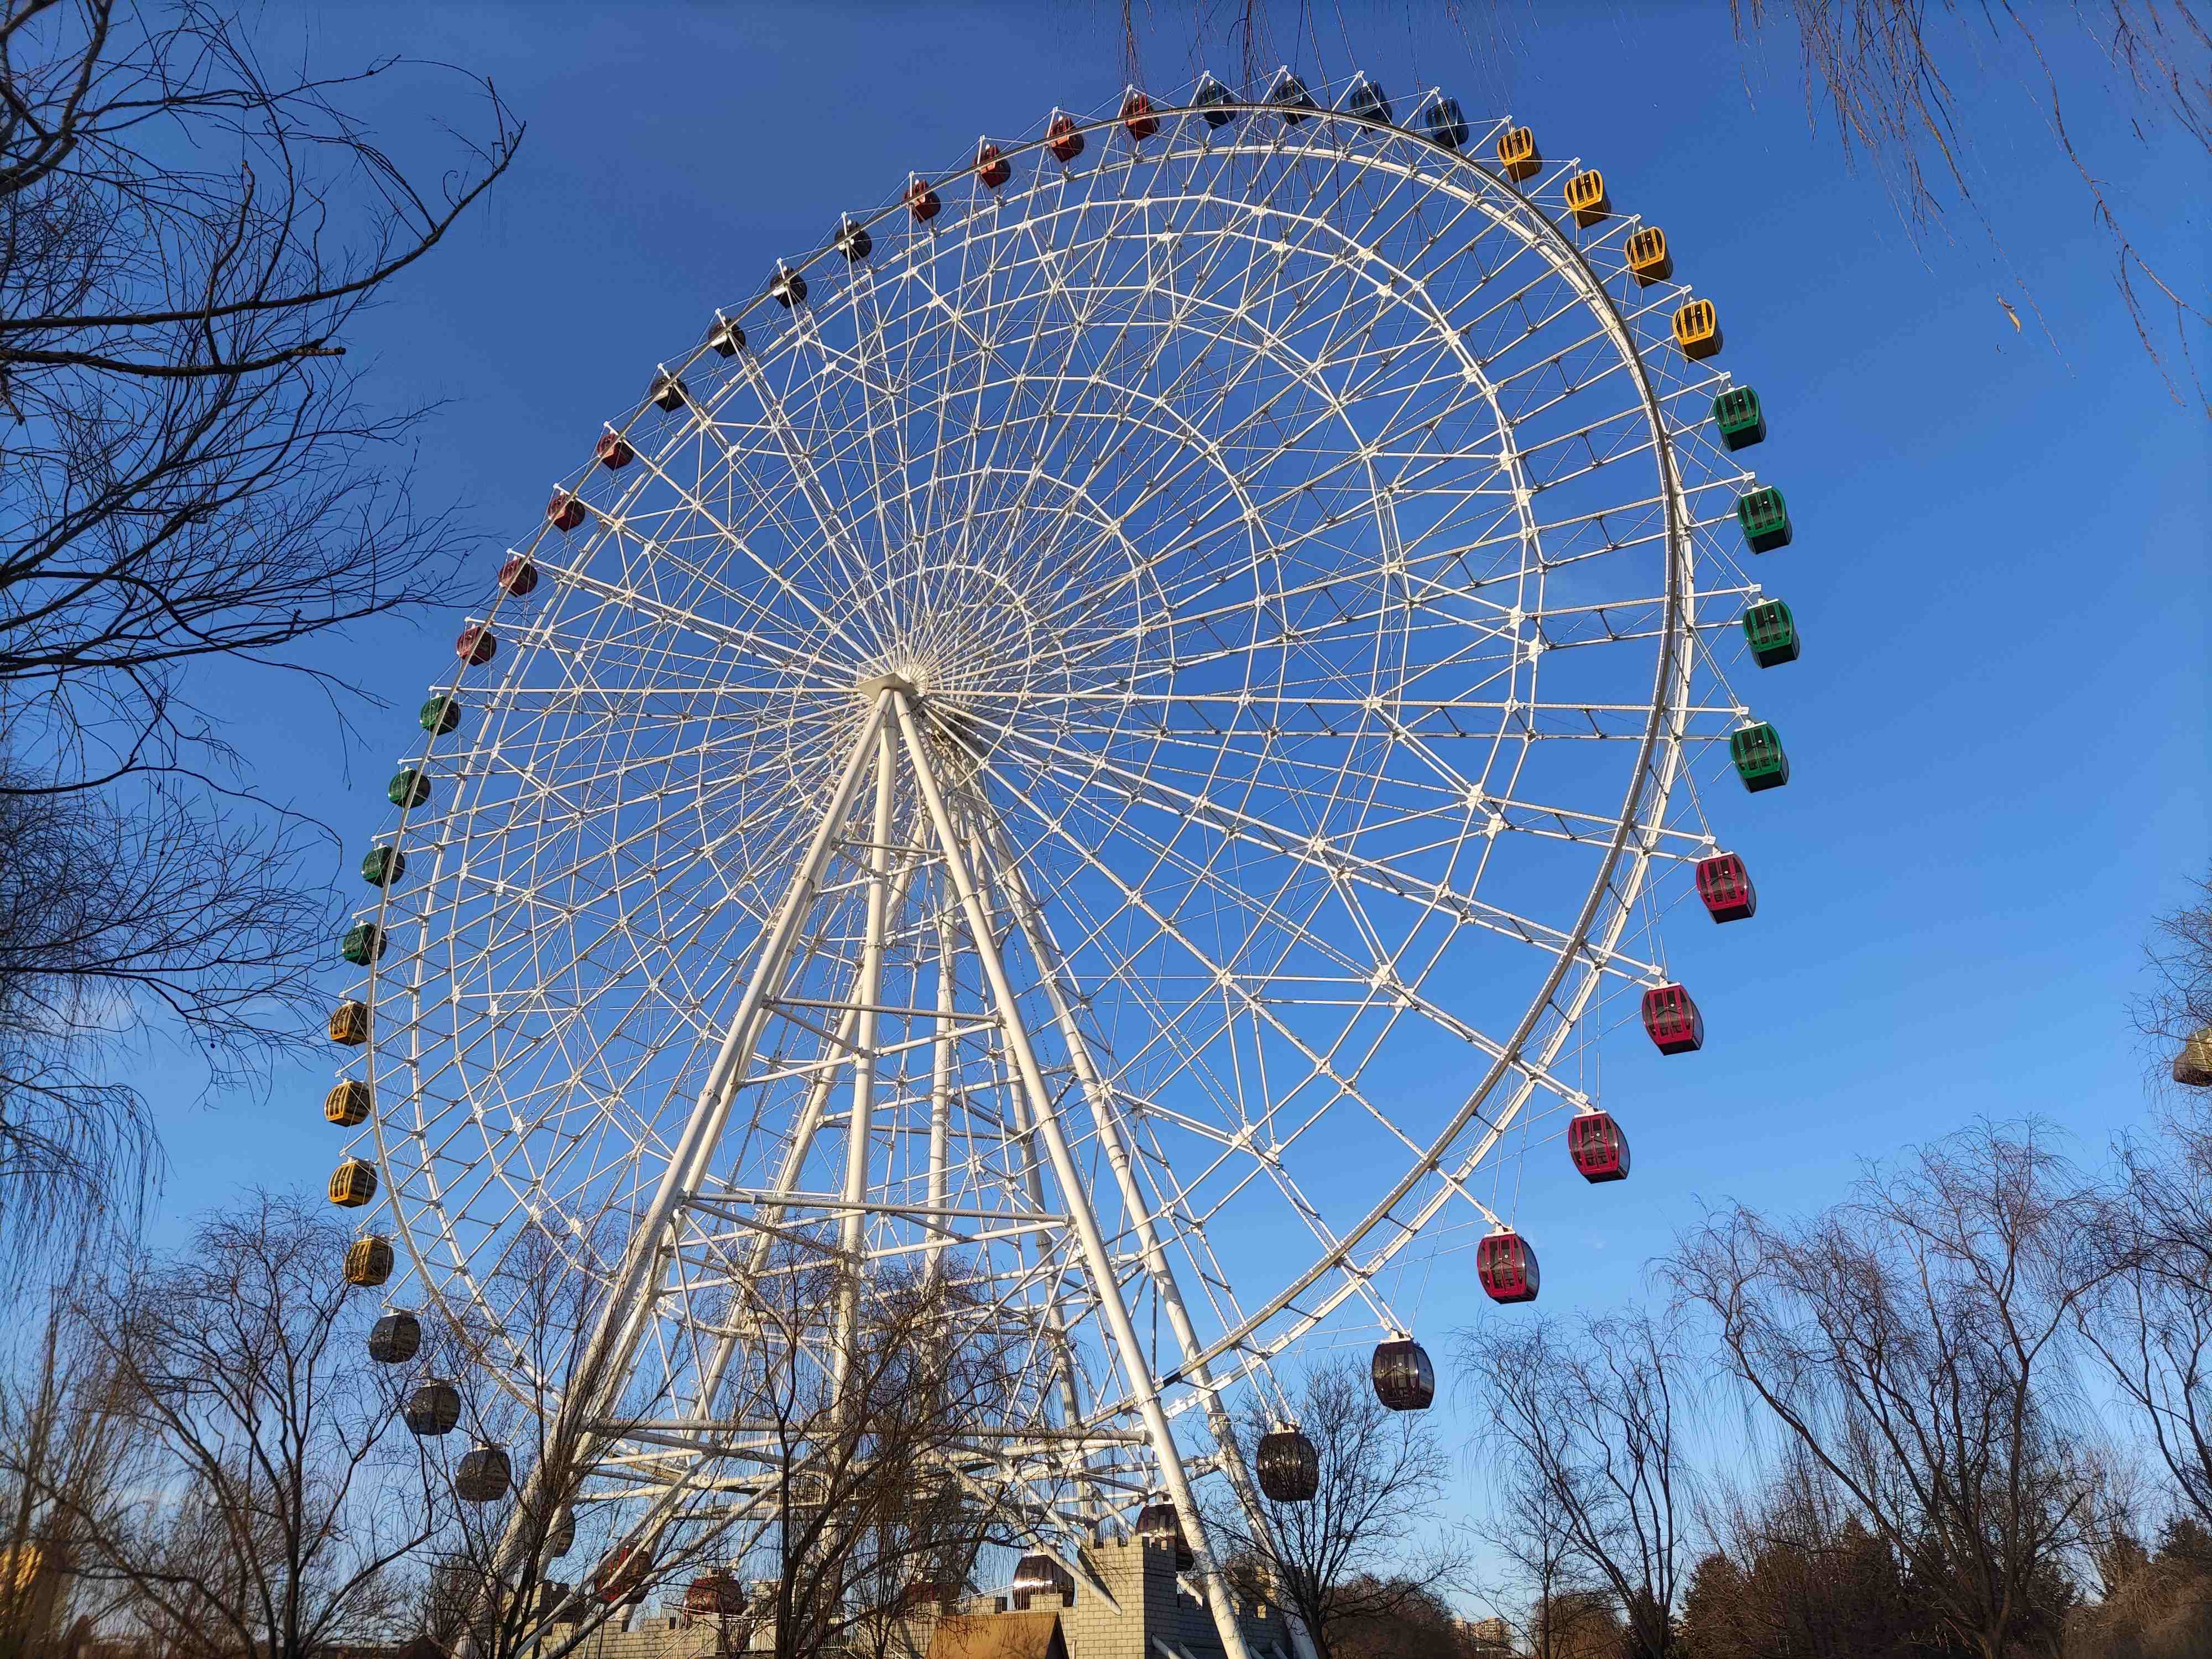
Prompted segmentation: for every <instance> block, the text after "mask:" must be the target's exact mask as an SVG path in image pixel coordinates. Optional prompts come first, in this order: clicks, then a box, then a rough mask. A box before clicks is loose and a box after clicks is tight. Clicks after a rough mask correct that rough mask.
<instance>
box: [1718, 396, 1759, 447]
mask: <svg viewBox="0 0 2212 1659" xmlns="http://www.w3.org/2000/svg"><path fill="white" fill-rule="evenodd" d="M1713 424H1714V425H1715V426H1717V427H1718V428H1720V434H1721V441H1722V442H1723V444H1726V445H1727V446H1728V447H1729V449H1731V450H1737V449H1748V448H1750V447H1752V445H1753V444H1759V443H1765V441H1766V412H1765V410H1762V409H1761V408H1759V393H1757V392H1754V391H1753V390H1752V389H1751V388H1750V387H1749V386H1730V387H1729V389H1728V390H1727V391H1726V392H1722V393H1721V395H1720V396H1719V397H1717V398H1714V399H1713Z"/></svg>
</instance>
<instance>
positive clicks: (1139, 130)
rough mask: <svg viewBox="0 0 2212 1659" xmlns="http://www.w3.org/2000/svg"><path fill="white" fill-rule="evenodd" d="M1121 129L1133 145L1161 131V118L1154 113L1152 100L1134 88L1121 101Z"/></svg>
mask: <svg viewBox="0 0 2212 1659" xmlns="http://www.w3.org/2000/svg"><path fill="white" fill-rule="evenodd" d="M1121 127H1122V130H1123V131H1126V132H1127V134H1128V135H1129V142H1130V143H1133V144H1135V143H1142V142H1143V141H1144V140H1146V139H1147V138H1149V137H1152V135H1153V134H1154V133H1156V132H1158V131H1159V130H1160V118H1159V117H1158V116H1157V115H1155V114H1153V113H1152V100H1151V99H1149V98H1147V97H1146V96H1145V94H1143V93H1141V92H1139V91H1138V90H1137V89H1136V88H1134V87H1131V88H1129V90H1128V92H1127V94H1124V96H1123V97H1122V100H1121Z"/></svg>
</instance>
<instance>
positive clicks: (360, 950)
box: [338, 921, 385, 968]
mask: <svg viewBox="0 0 2212 1659" xmlns="http://www.w3.org/2000/svg"><path fill="white" fill-rule="evenodd" d="M384 945H385V933H384V929H382V928H381V927H378V926H377V925H376V924H375V923H374V922H373V921H357V922H356V923H354V925H353V926H352V927H349V928H347V929H346V930H345V937H344V938H343V939H340V940H339V941H338V954H339V955H340V956H342V957H344V958H345V959H346V960H347V961H348V962H349V963H353V965H354V966H355V967H356V968H366V967H368V965H369V963H372V962H374V961H375V960H376V959H377V958H378V957H380V956H382V955H383V954H384Z"/></svg>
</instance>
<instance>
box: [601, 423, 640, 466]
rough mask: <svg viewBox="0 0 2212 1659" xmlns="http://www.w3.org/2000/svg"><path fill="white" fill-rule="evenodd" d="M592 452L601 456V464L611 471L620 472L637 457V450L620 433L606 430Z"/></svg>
mask: <svg viewBox="0 0 2212 1659" xmlns="http://www.w3.org/2000/svg"><path fill="white" fill-rule="evenodd" d="M592 454H594V455H596V456H598V457H599V465H601V466H603V467H605V468H606V470H607V471H610V472H619V471H622V469H623V468H624V467H626V466H628V465H629V464H630V463H631V462H632V461H634V460H635V459H637V452H636V451H635V450H634V449H632V448H631V447H629V444H628V443H627V442H625V441H623V437H622V435H620V434H619V433H614V432H605V433H602V434H600V435H599V442H598V443H597V444H595V445H594V446H592Z"/></svg>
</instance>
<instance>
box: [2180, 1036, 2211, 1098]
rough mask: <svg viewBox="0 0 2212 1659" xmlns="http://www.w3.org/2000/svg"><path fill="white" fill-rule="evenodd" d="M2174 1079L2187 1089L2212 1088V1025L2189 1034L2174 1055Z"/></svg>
mask: <svg viewBox="0 0 2212 1659" xmlns="http://www.w3.org/2000/svg"><path fill="white" fill-rule="evenodd" d="M2173 1080H2174V1081H2175V1082H2176V1083H2179V1085H2181V1086H2182V1087H2183V1088H2185V1089H2212V1025H2207V1026H2205V1027H2204V1028H2203V1029H2202V1030H2196V1031H2191V1033H2190V1034H2189V1040H2188V1041H2187V1042H2185V1043H2183V1044H2182V1045H2181V1052H2180V1053H2179V1054H2176V1055H2175V1056H2174V1057H2173Z"/></svg>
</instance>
